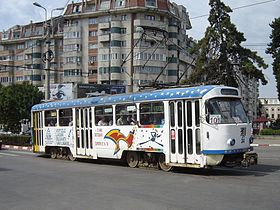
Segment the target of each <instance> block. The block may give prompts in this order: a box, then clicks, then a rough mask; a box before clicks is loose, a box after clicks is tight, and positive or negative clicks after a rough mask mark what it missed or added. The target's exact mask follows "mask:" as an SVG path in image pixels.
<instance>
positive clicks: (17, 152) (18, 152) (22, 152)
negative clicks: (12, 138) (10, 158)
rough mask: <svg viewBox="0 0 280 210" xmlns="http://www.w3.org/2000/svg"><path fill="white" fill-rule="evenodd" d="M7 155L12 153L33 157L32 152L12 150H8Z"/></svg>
mask: <svg viewBox="0 0 280 210" xmlns="http://www.w3.org/2000/svg"><path fill="white" fill-rule="evenodd" d="M9 153H12V154H14V153H15V154H23V155H35V153H32V152H26V151H13V150H10V151H9Z"/></svg>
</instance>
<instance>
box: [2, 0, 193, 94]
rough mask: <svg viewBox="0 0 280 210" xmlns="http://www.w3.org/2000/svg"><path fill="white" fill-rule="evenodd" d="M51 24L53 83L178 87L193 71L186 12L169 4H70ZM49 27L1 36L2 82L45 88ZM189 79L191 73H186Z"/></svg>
mask: <svg viewBox="0 0 280 210" xmlns="http://www.w3.org/2000/svg"><path fill="white" fill-rule="evenodd" d="M48 21H49V22H51V24H52V27H51V28H52V33H51V34H52V35H51V51H52V52H53V55H52V56H53V59H52V60H51V70H50V73H51V79H50V81H51V83H77V84H78V83H84V84H87V83H89V84H90V83H92V84H112V85H126V86H127V91H137V90H138V86H139V85H146V84H150V83H152V82H155V81H156V82H158V83H176V82H177V80H178V78H179V77H180V76H181V75H182V74H183V73H184V72H185V70H186V69H189V68H188V67H189V65H190V64H191V62H192V57H191V56H190V55H189V53H188V50H189V48H190V43H191V42H192V40H191V39H190V38H189V37H188V36H187V34H186V31H187V30H188V29H190V28H191V24H190V20H189V17H188V13H187V11H186V8H185V7H183V6H181V5H177V4H175V3H171V2H170V1H169V0H87V1H82V2H80V3H71V4H69V5H68V6H67V8H66V10H65V13H64V15H63V16H62V17H59V18H55V19H53V20H48ZM44 31H45V30H44V23H43V22H41V23H30V24H28V25H25V26H15V27H13V28H10V29H9V30H7V31H4V32H3V33H1V35H0V37H1V38H0V67H1V71H0V78H1V80H0V82H1V84H4V85H9V84H12V83H20V82H22V81H31V82H32V83H33V84H36V85H39V86H43V85H44V79H45V73H44V70H43V69H44V61H43V60H42V58H43V57H44V52H45V51H46V50H45V36H44ZM186 75H188V73H187V74H186Z"/></svg>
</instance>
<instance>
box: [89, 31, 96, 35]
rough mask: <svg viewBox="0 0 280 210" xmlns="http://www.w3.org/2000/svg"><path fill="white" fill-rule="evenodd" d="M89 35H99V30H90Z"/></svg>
mask: <svg viewBox="0 0 280 210" xmlns="http://www.w3.org/2000/svg"><path fill="white" fill-rule="evenodd" d="M89 36H97V31H96V30H95V31H90V32H89Z"/></svg>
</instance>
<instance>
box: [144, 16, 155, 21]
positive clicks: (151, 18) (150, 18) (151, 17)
mask: <svg viewBox="0 0 280 210" xmlns="http://www.w3.org/2000/svg"><path fill="white" fill-rule="evenodd" d="M155 19H156V17H155V16H154V15H145V20H155Z"/></svg>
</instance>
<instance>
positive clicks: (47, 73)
mask: <svg viewBox="0 0 280 210" xmlns="http://www.w3.org/2000/svg"><path fill="white" fill-rule="evenodd" d="M33 5H34V6H36V7H40V8H42V9H44V10H45V27H46V66H45V100H46V101H47V100H49V97H50V27H49V24H47V18H48V16H47V15H48V12H47V9H46V8H45V7H43V6H42V5H41V4H39V3H37V2H34V3H33Z"/></svg>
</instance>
